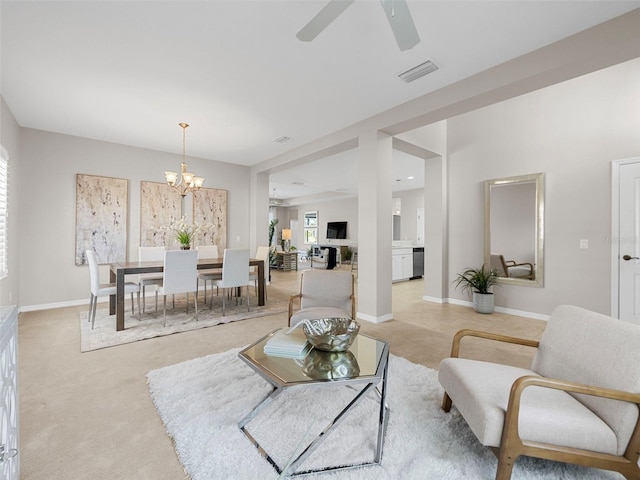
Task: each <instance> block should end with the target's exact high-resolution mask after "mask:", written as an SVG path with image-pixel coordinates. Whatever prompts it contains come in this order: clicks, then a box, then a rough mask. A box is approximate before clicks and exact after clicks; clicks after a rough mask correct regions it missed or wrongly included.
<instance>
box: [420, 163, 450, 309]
mask: <svg viewBox="0 0 640 480" xmlns="http://www.w3.org/2000/svg"><path fill="white" fill-rule="evenodd" d="M446 172H447V169H446V159H445V157H440V156H438V157H432V158H427V159H426V160H425V163H424V225H425V234H424V263H425V267H424V293H423V295H424V296H423V299H424V300H428V301H431V302H437V303H443V302H444V301H445V298H447V297H448V296H449V278H448V276H447V269H446V259H447V257H448V251H447V245H448V242H447V238H446V236H447V201H446V199H447V190H446V185H447V178H446Z"/></svg>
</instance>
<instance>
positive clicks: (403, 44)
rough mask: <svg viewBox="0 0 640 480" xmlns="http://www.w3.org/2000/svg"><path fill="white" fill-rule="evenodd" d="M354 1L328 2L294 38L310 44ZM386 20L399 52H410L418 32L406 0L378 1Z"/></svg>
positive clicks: (332, 0)
mask: <svg viewBox="0 0 640 480" xmlns="http://www.w3.org/2000/svg"><path fill="white" fill-rule="evenodd" d="M354 1H355V0H330V1H329V3H327V4H326V5H325V6H324V7H323V8H322V10H320V12H318V14H317V15H316V16H315V17H313V18H312V19H311V21H310V22H309V23H307V24H306V25H305V26H304V27H302V30H300V31H299V32H298V33H297V34H296V37H298V39H300V40H302V41H303V42H310V41H312V40H313V39H314V38H316V37H317V36H318V35H319V34H320V33H321V32H322V31H323V30H324V29H325V28H327V27H328V26H329V24H330V23H331V22H333V21H334V20H335V19H336V18H338V16H339V15H340V14H341V13H342V12H344V11H345V10H346V9H347V8H348V7H349V5H351V4H352V3H353V2H354ZM380 3H381V4H382V8H383V10H384V12H385V13H386V14H387V20H388V21H389V25H391V30H392V31H393V35H394V36H395V37H396V42H398V47H400V50H402V51H405V50H410V49H411V48H413V47H415V46H416V45H417V44H418V43H419V42H420V37H419V36H418V31H417V30H416V26H415V24H414V23H413V18H411V12H409V7H408V6H407V2H406V0H380Z"/></svg>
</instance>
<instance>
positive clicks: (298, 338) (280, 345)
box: [264, 328, 311, 358]
mask: <svg viewBox="0 0 640 480" xmlns="http://www.w3.org/2000/svg"><path fill="white" fill-rule="evenodd" d="M309 350H311V344H310V343H309V342H307V337H305V335H304V332H303V331H302V329H301V328H296V329H295V330H294V331H292V332H291V333H287V330H286V329H281V330H278V331H277V332H276V333H274V334H273V336H272V337H271V338H270V339H269V340H267V343H265V345H264V353H265V354H266V355H271V356H274V357H286V358H304V357H305V356H306V355H307V353H309Z"/></svg>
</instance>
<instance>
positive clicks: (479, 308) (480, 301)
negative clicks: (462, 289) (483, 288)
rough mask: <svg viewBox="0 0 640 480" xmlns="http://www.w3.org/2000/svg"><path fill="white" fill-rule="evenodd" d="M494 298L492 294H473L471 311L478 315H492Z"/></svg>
mask: <svg viewBox="0 0 640 480" xmlns="http://www.w3.org/2000/svg"><path fill="white" fill-rule="evenodd" d="M494 307H495V297H494V296H493V293H478V292H473V309H474V310H475V311H476V312H478V313H493V309H494Z"/></svg>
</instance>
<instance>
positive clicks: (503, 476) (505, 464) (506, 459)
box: [496, 448, 518, 480]
mask: <svg viewBox="0 0 640 480" xmlns="http://www.w3.org/2000/svg"><path fill="white" fill-rule="evenodd" d="M517 459H518V457H517V456H516V457H514V456H513V455H511V454H510V453H509V452H508V450H507V449H506V448H500V453H499V454H498V468H497V470H496V480H510V479H511V472H512V471H513V464H514V463H515V462H516V460H517Z"/></svg>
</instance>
